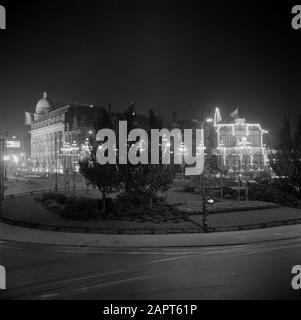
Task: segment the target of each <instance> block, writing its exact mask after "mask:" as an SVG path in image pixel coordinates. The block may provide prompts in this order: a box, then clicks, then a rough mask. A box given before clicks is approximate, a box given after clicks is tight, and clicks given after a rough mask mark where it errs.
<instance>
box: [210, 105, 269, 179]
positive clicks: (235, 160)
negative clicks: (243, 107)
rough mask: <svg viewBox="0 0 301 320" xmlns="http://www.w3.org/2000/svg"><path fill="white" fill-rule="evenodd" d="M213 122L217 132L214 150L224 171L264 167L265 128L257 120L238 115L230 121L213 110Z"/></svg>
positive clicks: (265, 155)
mask: <svg viewBox="0 0 301 320" xmlns="http://www.w3.org/2000/svg"><path fill="white" fill-rule="evenodd" d="M213 125H214V127H215V130H216V133H217V154H218V155H219V156H220V157H219V159H220V162H221V166H222V167H223V168H225V169H226V170H228V173H229V174H231V173H233V174H234V175H235V174H236V173H246V172H248V173H250V172H251V173H252V172H253V173H254V174H255V175H256V173H258V172H261V171H263V170H265V169H267V167H268V157H267V149H266V148H265V144H264V135H265V134H266V133H268V131H266V130H264V129H262V127H261V125H260V124H259V123H255V124H254V123H248V122H247V121H246V120H245V119H242V118H238V115H237V117H236V119H235V120H234V121H233V122H231V123H225V122H223V121H222V118H221V115H220V111H219V109H218V108H216V110H215V115H214V120H213Z"/></svg>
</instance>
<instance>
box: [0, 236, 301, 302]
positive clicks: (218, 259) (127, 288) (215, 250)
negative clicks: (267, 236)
mask: <svg viewBox="0 0 301 320" xmlns="http://www.w3.org/2000/svg"><path fill="white" fill-rule="evenodd" d="M137 245H139V244H137ZM0 261H1V264H3V265H4V266H5V267H6V270H7V288H8V289H7V290H6V291H0V299H287V298H291V299H300V298H301V290H297V291H295V290H293V289H292V288H291V280H292V278H293V275H292V274H291V269H292V267H293V265H296V264H301V239H290V240H282V241H270V242H264V243H257V244H250V245H235V246H220V247H205V248H200V247H183V248H153V249H151V248H148V249H143V248H128V249H127V248H115V249H113V248H112V249H111V248H91V247H90V248H88V247H67V246H55V245H39V244H28V243H17V242H5V241H2V242H0Z"/></svg>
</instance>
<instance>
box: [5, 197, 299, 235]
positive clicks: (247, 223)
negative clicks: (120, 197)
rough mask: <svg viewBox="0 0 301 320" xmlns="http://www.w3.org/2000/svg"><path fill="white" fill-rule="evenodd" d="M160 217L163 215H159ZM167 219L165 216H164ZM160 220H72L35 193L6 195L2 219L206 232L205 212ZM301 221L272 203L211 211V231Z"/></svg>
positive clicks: (64, 227)
mask: <svg viewBox="0 0 301 320" xmlns="http://www.w3.org/2000/svg"><path fill="white" fill-rule="evenodd" d="M158 217H159V215H158ZM163 220H164V219H163ZM163 220H159V218H158V221H157V222H156V223H155V222H154V221H145V220H143V219H141V220H140V221H136V220H134V221H133V220H112V219H108V220H104V219H102V220H97V219H95V220H90V221H77V220H70V219H66V218H64V217H62V216H61V215H59V214H55V213H53V212H51V211H49V210H48V209H47V208H46V207H45V206H43V205H42V204H41V202H37V201H36V200H35V197H34V196H28V197H22V198H14V199H5V200H4V201H3V212H2V216H1V221H2V222H5V223H8V224H12V225H16V226H20V227H26V228H34V229H41V230H51V231H60V232H74V233H96V234H127V235H134V234H175V233H202V232H203V231H202V230H203V226H202V214H194V215H187V219H175V220H170V221H163ZM299 223H301V210H300V209H295V208H288V207H272V208H266V209H260V210H255V209H254V210H247V211H236V212H223V213H209V215H208V226H209V229H208V231H209V232H220V231H238V230H250V229H257V228H267V227H274V226H282V225H289V224H299Z"/></svg>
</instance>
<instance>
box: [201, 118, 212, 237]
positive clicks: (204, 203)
mask: <svg viewBox="0 0 301 320" xmlns="http://www.w3.org/2000/svg"><path fill="white" fill-rule="evenodd" d="M206 122H207V123H210V121H206ZM201 129H203V130H204V117H203V116H202V119H201ZM203 147H204V145H203ZM203 152H205V150H203ZM204 162H205V163H204V171H203V172H202V173H201V175H200V184H201V188H200V189H201V197H202V209H203V231H204V232H205V233H207V232H208V217H207V216H208V211H207V200H206V185H205V184H206V182H205V164H206V160H205V156H204Z"/></svg>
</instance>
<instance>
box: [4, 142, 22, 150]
mask: <svg viewBox="0 0 301 320" xmlns="http://www.w3.org/2000/svg"><path fill="white" fill-rule="evenodd" d="M6 147H7V148H14V149H17V148H20V147H21V142H20V141H17V140H10V141H9V140H8V141H6Z"/></svg>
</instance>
